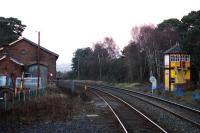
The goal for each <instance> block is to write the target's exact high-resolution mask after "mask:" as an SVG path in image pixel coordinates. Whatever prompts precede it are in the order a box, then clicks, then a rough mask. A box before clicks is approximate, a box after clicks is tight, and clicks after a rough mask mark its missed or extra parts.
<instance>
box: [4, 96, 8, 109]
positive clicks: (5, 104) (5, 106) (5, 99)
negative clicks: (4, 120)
mask: <svg viewBox="0 0 200 133" xmlns="http://www.w3.org/2000/svg"><path fill="white" fill-rule="evenodd" d="M4 109H5V111H6V110H7V93H4Z"/></svg>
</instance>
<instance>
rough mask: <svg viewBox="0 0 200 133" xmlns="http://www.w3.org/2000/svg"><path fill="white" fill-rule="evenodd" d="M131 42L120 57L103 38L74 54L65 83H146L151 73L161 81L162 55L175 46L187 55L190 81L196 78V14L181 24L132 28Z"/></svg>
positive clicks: (199, 71) (199, 14)
mask: <svg viewBox="0 0 200 133" xmlns="http://www.w3.org/2000/svg"><path fill="white" fill-rule="evenodd" d="M131 34H132V39H131V40H130V41H129V44H128V45H127V46H125V47H124V48H123V50H122V51H121V54H120V52H119V48H118V46H117V45H116V43H115V41H114V39H113V38H111V37H105V38H104V39H103V40H102V41H98V42H96V43H94V46H93V47H92V48H90V47H87V48H79V49H77V50H76V51H75V52H74V57H73V59H72V71H70V72H68V73H67V75H65V78H68V79H80V80H86V79H87V80H103V81H109V82H134V81H146V80H148V79H149V75H150V73H152V74H153V75H154V76H155V77H156V78H157V80H158V83H161V82H162V81H163V72H164V51H166V50H167V49H169V48H170V47H172V46H173V45H175V44H176V43H177V42H179V44H180V46H181V48H182V49H183V50H184V51H187V52H188V53H189V54H191V62H192V64H191V65H192V66H191V70H192V81H194V83H197V81H199V76H200V60H199V59H198V58H199V57H200V11H192V12H190V13H189V14H187V15H185V16H183V17H182V19H181V20H178V19H177V18H171V19H167V20H164V21H163V22H162V23H160V24H158V25H156V26H155V25H142V26H135V27H133V28H132V30H131Z"/></svg>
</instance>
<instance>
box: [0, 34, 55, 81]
mask: <svg viewBox="0 0 200 133" xmlns="http://www.w3.org/2000/svg"><path fill="white" fill-rule="evenodd" d="M38 53H39V54H38ZM38 55H39V64H40V75H41V76H43V77H44V78H45V81H49V80H54V79H56V60H57V59H58V56H59V55H58V54H56V53H54V52H52V51H49V50H47V49H46V48H44V47H42V46H40V48H38V45H37V44H36V43H34V42H32V41H30V40H28V39H26V38H20V39H18V40H16V41H14V42H12V43H10V44H9V45H8V46H6V47H4V48H0V75H6V74H11V73H15V74H16V75H17V76H18V77H20V76H21V74H22V71H24V72H25V73H26V74H29V76H30V75H31V76H33V77H36V76H37V68H38Z"/></svg>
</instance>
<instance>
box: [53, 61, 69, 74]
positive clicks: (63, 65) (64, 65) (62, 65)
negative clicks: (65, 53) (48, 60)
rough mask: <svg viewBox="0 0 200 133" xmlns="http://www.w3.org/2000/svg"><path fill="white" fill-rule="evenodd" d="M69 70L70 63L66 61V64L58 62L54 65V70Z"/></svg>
mask: <svg viewBox="0 0 200 133" xmlns="http://www.w3.org/2000/svg"><path fill="white" fill-rule="evenodd" d="M70 70H71V64H70V63H66V64H58V65H57V66H56V71H60V72H67V71H70Z"/></svg>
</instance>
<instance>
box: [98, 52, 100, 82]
mask: <svg viewBox="0 0 200 133" xmlns="http://www.w3.org/2000/svg"><path fill="white" fill-rule="evenodd" d="M98 60H99V80H101V58H100V55H99V53H98Z"/></svg>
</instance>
